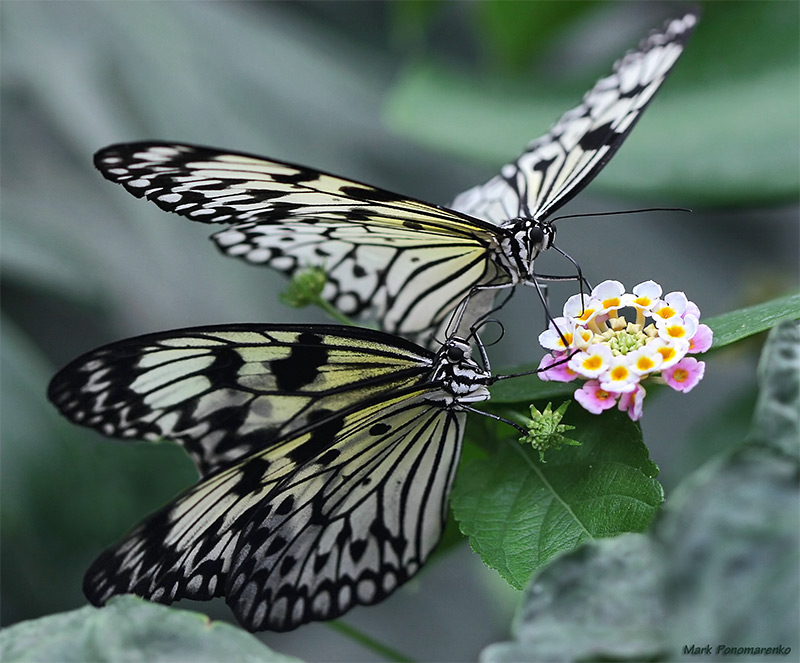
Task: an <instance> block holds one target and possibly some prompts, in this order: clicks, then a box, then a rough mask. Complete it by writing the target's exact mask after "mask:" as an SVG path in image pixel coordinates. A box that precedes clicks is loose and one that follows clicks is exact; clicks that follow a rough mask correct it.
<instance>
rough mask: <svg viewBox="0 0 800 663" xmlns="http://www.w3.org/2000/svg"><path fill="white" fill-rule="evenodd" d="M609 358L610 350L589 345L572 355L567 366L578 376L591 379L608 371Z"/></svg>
mask: <svg viewBox="0 0 800 663" xmlns="http://www.w3.org/2000/svg"><path fill="white" fill-rule="evenodd" d="M611 357H612V355H611V350H610V349H609V348H608V347H606V346H605V345H600V344H596V345H590V346H589V347H588V348H586V349H585V350H581V351H580V352H576V353H575V354H574V355H572V357H570V360H569V362H568V363H567V365H568V366H569V367H570V368H571V369H572V370H573V371H575V372H576V373H578V375H582V376H583V377H585V378H589V379H592V378H596V377H598V376H600V375H602V374H603V373H605V372H606V371H607V370H608V369H609V367H610V365H611Z"/></svg>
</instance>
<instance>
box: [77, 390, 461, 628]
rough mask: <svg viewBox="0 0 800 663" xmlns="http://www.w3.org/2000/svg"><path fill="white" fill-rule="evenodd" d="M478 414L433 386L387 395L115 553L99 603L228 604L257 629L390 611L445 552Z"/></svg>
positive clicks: (191, 497) (88, 587)
mask: <svg viewBox="0 0 800 663" xmlns="http://www.w3.org/2000/svg"><path fill="white" fill-rule="evenodd" d="M464 416H465V415H464V413H463V412H456V411H454V410H453V409H452V408H450V407H449V406H448V405H446V404H445V402H444V401H441V400H438V399H437V398H436V397H435V389H434V387H433V385H426V386H423V387H417V388H412V389H407V390H405V391H401V392H399V393H397V394H395V395H393V396H391V397H385V396H382V397H380V398H377V399H375V400H373V401H372V402H370V403H366V404H363V403H362V404H359V405H358V406H356V407H354V408H351V409H350V411H347V412H343V413H339V414H337V415H336V416H334V417H332V418H330V419H328V420H326V422H325V423H324V424H319V425H316V426H312V427H310V428H309V429H307V430H305V431H301V432H298V433H296V434H293V435H289V436H286V437H284V438H281V439H280V440H278V441H276V443H275V444H273V445H272V446H270V447H269V448H268V449H266V450H264V451H260V452H258V453H255V454H253V455H251V456H249V457H247V458H245V459H242V460H240V461H239V462H237V463H235V464H233V465H231V466H229V467H226V468H221V469H220V470H219V471H217V472H215V473H213V474H211V475H209V476H207V477H205V478H204V479H202V480H201V482H200V483H198V484H197V485H196V486H194V487H193V488H191V489H189V490H187V491H186V492H185V493H183V494H182V495H181V496H179V497H178V498H177V499H175V500H174V501H173V502H171V503H170V504H168V505H167V506H165V507H164V508H163V509H161V510H160V511H158V512H156V513H154V514H153V515H151V516H150V517H149V518H148V519H146V520H145V521H144V522H143V523H142V524H141V525H139V526H138V527H136V528H135V529H134V530H133V531H132V532H131V533H130V534H129V535H128V536H127V537H126V538H125V539H124V540H123V541H122V542H120V543H119V544H117V545H115V546H113V547H112V548H110V549H108V550H107V551H105V552H104V553H103V554H102V555H101V556H100V557H99V558H98V559H97V560H96V561H95V562H94V564H93V565H92V566H91V568H90V569H89V571H88V572H87V573H86V576H85V579H84V592H85V594H86V596H87V597H88V598H89V600H90V601H91V602H92V603H94V604H96V605H101V604H103V603H105V601H107V600H108V599H109V598H110V597H111V596H112V595H115V594H121V593H134V594H138V595H140V596H142V597H145V598H148V599H150V600H154V601H159V602H163V603H171V602H172V601H174V600H178V599H180V598H192V599H197V600H207V599H211V598H213V597H215V596H225V597H226V601H227V602H228V604H229V605H230V607H231V609H232V610H233V612H234V613H235V615H236V617H237V619H238V620H239V622H240V623H241V624H242V625H243V626H245V627H246V628H248V629H249V630H251V631H255V630H262V629H270V630H277V631H285V630H290V629H293V628H295V627H297V626H299V625H300V624H303V623H305V622H308V621H312V620H324V619H332V618H334V617H337V616H339V615H341V614H342V613H344V612H345V611H346V610H348V609H349V608H351V607H352V606H354V605H356V604H362V605H369V604H373V603H376V602H378V601H381V600H382V599H383V598H385V597H386V596H387V595H388V594H389V593H391V592H392V591H393V590H394V589H395V588H396V587H398V586H399V585H401V584H402V583H404V582H405V581H406V580H408V579H409V578H410V577H411V576H412V575H413V574H414V573H416V571H417V570H418V569H419V568H420V566H421V565H422V564H423V563H424V562H425V560H426V559H427V557H428V555H429V554H430V552H431V550H432V549H433V548H434V546H435V545H436V543H437V542H438V540H439V538H440V536H441V533H442V528H443V524H444V522H445V515H446V508H447V498H448V494H449V490H450V486H451V483H452V480H453V476H454V473H455V468H456V464H457V461H458V457H459V453H460V446H461V439H462V434H463V424H464Z"/></svg>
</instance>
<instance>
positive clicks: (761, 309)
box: [703, 294, 800, 348]
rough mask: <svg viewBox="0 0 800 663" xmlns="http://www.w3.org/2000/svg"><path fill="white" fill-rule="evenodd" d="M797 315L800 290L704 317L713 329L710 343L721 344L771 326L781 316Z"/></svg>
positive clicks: (795, 317)
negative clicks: (712, 337) (710, 316)
mask: <svg viewBox="0 0 800 663" xmlns="http://www.w3.org/2000/svg"><path fill="white" fill-rule="evenodd" d="M798 318H800V294H792V295H786V296H784V297H778V298H777V299H771V300H770V301H768V302H764V303H762V304H756V305H755V306H749V307H747V308H743V309H739V310H738V311H731V312H730V313H724V314H722V315H718V316H715V317H713V318H709V319H708V320H703V322H704V323H706V324H707V325H708V326H709V327H711V329H712V330H713V331H714V344H713V346H712V347H714V348H721V347H723V346H725V345H728V344H729V343H734V342H735V341H739V340H741V339H743V338H747V337H748V336H752V335H753V334H758V333H759V332H762V331H764V330H766V329H770V328H771V327H774V326H775V325H776V324H778V323H779V322H781V321H782V320H786V319H790V320H797V319H798Z"/></svg>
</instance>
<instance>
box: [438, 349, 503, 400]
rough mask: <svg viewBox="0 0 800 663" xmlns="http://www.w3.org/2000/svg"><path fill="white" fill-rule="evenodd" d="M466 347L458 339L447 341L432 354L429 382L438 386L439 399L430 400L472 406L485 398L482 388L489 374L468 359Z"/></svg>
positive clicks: (485, 392) (484, 387)
mask: <svg viewBox="0 0 800 663" xmlns="http://www.w3.org/2000/svg"><path fill="white" fill-rule="evenodd" d="M471 350H472V349H471V347H470V345H469V343H467V342H466V341H464V340H462V339H459V338H451V339H449V340H448V341H447V342H446V343H445V344H444V345H443V346H442V347H441V349H440V350H439V352H437V353H436V360H435V363H434V369H433V375H432V376H431V379H432V381H435V382H441V383H442V392H441V393H442V396H438V395H437V396H433V397H431V400H442V397H443V400H444V401H445V402H446V403H448V404H452V403H474V402H476V401H485V400H488V398H489V390H488V388H487V387H486V385H487V384H488V382H489V379H490V377H491V376H490V374H489V373H488V372H487V371H486V370H485V369H484V368H482V367H481V366H480V365H479V364H478V363H477V362H476V361H475V360H473V359H472V357H471V356H470V354H471Z"/></svg>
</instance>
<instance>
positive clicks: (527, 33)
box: [434, 0, 597, 72]
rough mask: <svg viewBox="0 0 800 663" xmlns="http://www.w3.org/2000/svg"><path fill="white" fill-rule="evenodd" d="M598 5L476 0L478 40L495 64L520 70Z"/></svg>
mask: <svg viewBox="0 0 800 663" xmlns="http://www.w3.org/2000/svg"><path fill="white" fill-rule="evenodd" d="M434 4H435V3H434ZM596 9H597V4H596V3H588V2H567V3H565V2H507V1H506V0H499V1H498V0H488V1H485V2H478V3H475V4H474V5H473V10H474V11H473V12H472V15H473V19H474V20H473V23H474V27H475V31H476V33H477V35H478V40H479V42H481V43H482V44H483V46H484V49H485V50H486V51H488V52H489V55H490V56H492V59H493V60H494V61H495V62H496V63H497V65H496V67H495V68H496V69H500V70H502V71H509V70H510V71H512V72H520V71H522V70H524V67H525V65H526V64H529V63H530V61H531V59H532V57H533V55H534V54H536V53H539V52H541V51H542V50H543V49H544V48H546V47H547V46H548V45H549V44H550V43H551V42H552V41H553V40H554V39H557V38H558V36H559V35H560V33H561V30H562V29H563V27H564V26H566V25H568V24H570V23H572V22H573V21H574V20H575V19H576V18H578V17H581V16H583V15H584V14H586V13H588V12H591V11H594V10H596Z"/></svg>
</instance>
